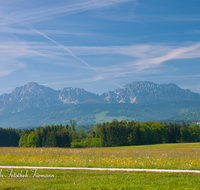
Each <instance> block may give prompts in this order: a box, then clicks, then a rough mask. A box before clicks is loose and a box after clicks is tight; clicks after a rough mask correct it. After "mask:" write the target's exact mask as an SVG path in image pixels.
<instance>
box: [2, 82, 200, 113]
mask: <svg viewBox="0 0 200 190" xmlns="http://www.w3.org/2000/svg"><path fill="white" fill-rule="evenodd" d="M181 100H197V101H198V100H200V94H198V93H192V92H190V90H183V89H181V88H179V87H178V86H177V85H175V84H173V83H171V84H160V85H159V84H154V83H152V82H133V83H130V84H127V85H125V86H124V87H123V88H122V89H117V90H115V91H110V92H107V93H104V94H102V95H101V96H99V95H98V94H94V93H91V92H87V91H85V90H84V89H79V88H64V89H63V90H53V89H51V88H48V87H45V86H42V85H39V84H37V83H34V82H30V83H28V84H26V85H24V86H22V87H17V88H15V89H14V90H13V91H12V93H10V94H3V95H1V96H0V113H6V112H7V113H11V112H12V113H16V112H20V111H22V110H26V109H29V108H36V107H38V108H42V109H43V108H48V107H52V106H58V105H64V104H80V103H81V104H83V103H106V104H107V103H132V104H141V103H149V102H168V101H181Z"/></svg>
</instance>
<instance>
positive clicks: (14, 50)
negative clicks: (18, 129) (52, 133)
mask: <svg viewBox="0 0 200 190" xmlns="http://www.w3.org/2000/svg"><path fill="white" fill-rule="evenodd" d="M199 8H200V1H199V0H190V1H189V0H167V1H158V0H151V1H149V0H101V1H100V0H81V1H80V0H67V1H66V0H65V1H64V0H42V1H41V0H34V1H30V0H29V1H27V0H17V1H16V0H7V1H5V0H0V87H1V88H0V94H3V93H10V92H11V91H12V90H13V89H14V88H15V87H17V86H23V85H25V84H26V83H28V82H32V81H33V82H37V83H39V84H42V85H45V86H48V87H51V88H53V89H56V90H58V89H63V88H64V87H74V88H75V87H78V88H84V89H85V90H87V91H90V92H94V93H98V94H102V93H104V92H107V91H109V90H115V89H117V88H121V87H123V86H124V85H126V84H127V83H131V82H133V81H151V82H154V83H157V84H168V83H175V84H177V85H178V86H180V87H181V88H183V89H190V90H191V91H193V92H198V93H200V13H199Z"/></svg>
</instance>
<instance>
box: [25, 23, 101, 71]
mask: <svg viewBox="0 0 200 190" xmlns="http://www.w3.org/2000/svg"><path fill="white" fill-rule="evenodd" d="M24 26H25V27H26V28H28V29H29V30H31V31H33V32H36V33H38V34H40V35H42V36H43V37H45V38H46V39H48V40H50V41H51V42H53V43H55V44H56V45H58V46H59V47H61V48H62V49H64V50H66V51H67V52H68V53H69V54H70V55H71V56H72V57H74V58H75V59H77V60H79V61H80V62H81V63H84V64H85V65H86V66H87V67H89V68H90V69H92V70H94V71H95V72H97V73H100V72H99V71H98V70H96V69H95V68H93V67H91V66H90V65H89V64H88V63H87V62H86V61H84V60H83V59H81V58H79V57H77V56H76V55H75V54H74V53H73V52H72V51H71V50H70V49H69V48H67V47H66V46H64V45H62V44H60V43H58V42H56V41H55V40H53V39H51V38H50V37H48V36H47V35H46V34H44V33H43V32H40V31H38V30H36V29H34V28H31V27H28V26H26V25H24Z"/></svg>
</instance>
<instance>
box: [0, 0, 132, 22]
mask: <svg viewBox="0 0 200 190" xmlns="http://www.w3.org/2000/svg"><path fill="white" fill-rule="evenodd" d="M129 1H134V0H101V1H99V0H89V1H84V2H82V1H80V2H77V3H73V4H68V5H66V3H65V4H62V5H59V4H58V5H57V6H54V7H42V8H38V9H33V10H29V11H24V12H21V11H20V12H14V13H12V14H9V15H7V16H8V17H5V16H4V15H0V17H2V18H6V20H5V21H3V20H2V21H1V24H0V26H3V25H11V24H16V20H18V22H19V23H20V22H22V23H24V22H26V23H33V22H40V21H45V20H49V19H52V18H55V17H62V16H67V15H72V14H77V13H80V12H84V11H89V10H94V9H98V8H103V7H109V6H113V5H115V4H118V3H126V2H129ZM9 18H15V19H16V20H13V19H9Z"/></svg>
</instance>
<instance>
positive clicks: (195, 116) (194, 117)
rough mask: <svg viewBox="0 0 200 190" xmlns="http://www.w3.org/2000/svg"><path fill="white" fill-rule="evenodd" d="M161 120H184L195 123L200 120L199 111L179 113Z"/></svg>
mask: <svg viewBox="0 0 200 190" xmlns="http://www.w3.org/2000/svg"><path fill="white" fill-rule="evenodd" d="M163 121H166V122H169V121H170V122H181V121H185V122H186V123H190V124H191V123H197V122H200V112H192V113H185V114H180V115H176V116H173V117H169V118H166V119H164V120H163Z"/></svg>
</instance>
